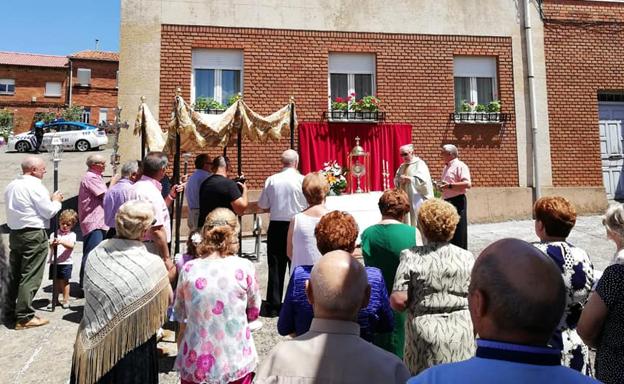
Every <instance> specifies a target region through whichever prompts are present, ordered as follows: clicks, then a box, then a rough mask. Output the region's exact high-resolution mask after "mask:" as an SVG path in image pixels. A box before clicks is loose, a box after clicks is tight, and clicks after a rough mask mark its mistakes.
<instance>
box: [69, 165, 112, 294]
mask: <svg viewBox="0 0 624 384" xmlns="http://www.w3.org/2000/svg"><path fill="white" fill-rule="evenodd" d="M86 164H87V172H86V173H85V175H84V176H83V177H82V180H81V181H80V189H79V190H78V216H79V218H80V230H81V231H82V236H83V239H84V240H83V245H82V264H81V265H80V286H81V287H82V281H83V278H84V266H85V264H86V263H87V256H88V255H89V252H91V250H92V249H93V248H95V247H96V246H97V245H98V244H100V242H102V240H104V237H105V236H106V232H107V231H108V226H107V225H106V222H105V220H104V217H105V215H104V194H105V193H106V191H107V189H108V188H107V187H106V183H105V182H104V178H103V177H102V173H103V172H104V170H105V169H106V159H105V158H104V156H102V155H98V154H93V155H89V157H87V162H86ZM114 184H115V178H114V179H113V180H111V187H112V186H113V185H114Z"/></svg>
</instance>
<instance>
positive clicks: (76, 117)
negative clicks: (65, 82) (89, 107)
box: [61, 105, 84, 121]
mask: <svg viewBox="0 0 624 384" xmlns="http://www.w3.org/2000/svg"><path fill="white" fill-rule="evenodd" d="M83 110H84V108H83V107H81V106H79V105H74V106H72V107H67V108H65V109H64V110H63V112H61V117H62V118H63V120H65V121H81V120H82V112H83Z"/></svg>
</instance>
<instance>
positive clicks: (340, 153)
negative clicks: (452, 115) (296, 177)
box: [299, 122, 412, 191]
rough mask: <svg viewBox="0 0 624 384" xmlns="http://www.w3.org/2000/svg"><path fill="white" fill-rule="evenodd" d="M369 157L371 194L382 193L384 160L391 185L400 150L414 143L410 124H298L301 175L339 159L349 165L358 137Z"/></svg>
mask: <svg viewBox="0 0 624 384" xmlns="http://www.w3.org/2000/svg"><path fill="white" fill-rule="evenodd" d="M356 136H358V137H359V138H360V145H361V146H362V147H363V148H364V150H365V151H366V152H368V153H369V154H370V155H369V156H370V169H369V170H368V173H369V180H370V186H371V191H381V190H383V181H382V175H381V173H382V165H381V161H382V160H386V161H388V169H389V173H390V176H389V179H390V186H391V187H392V180H393V178H394V172H396V169H397V168H398V167H399V165H400V164H401V162H402V160H401V159H400V157H399V147H400V146H401V145H403V144H409V143H411V142H412V126H411V125H409V124H365V123H328V122H302V123H300V124H299V148H300V154H299V156H300V166H301V173H303V174H304V175H305V174H307V173H308V172H312V171H319V170H321V169H322V168H323V163H325V162H328V161H331V160H336V161H337V162H338V164H340V165H341V166H343V167H346V166H348V156H349V152H350V151H351V149H352V148H353V147H354V146H355V137H356Z"/></svg>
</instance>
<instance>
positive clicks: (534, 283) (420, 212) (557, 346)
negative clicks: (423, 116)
mask: <svg viewBox="0 0 624 384" xmlns="http://www.w3.org/2000/svg"><path fill="white" fill-rule="evenodd" d="M399 155H400V156H401V158H402V160H403V163H402V164H401V166H400V167H399V169H398V170H397V172H396V175H395V179H394V183H395V185H394V188H392V189H388V190H386V191H384V192H383V194H382V195H381V197H380V198H379V202H378V207H379V211H380V213H381V221H380V222H379V223H377V224H375V225H372V226H370V227H368V228H366V229H365V230H364V231H360V228H359V226H358V223H357V222H356V220H355V219H354V217H353V216H352V215H350V214H349V213H346V212H341V211H329V210H328V209H327V208H326V206H325V202H326V197H327V195H328V192H329V185H328V183H327V180H326V179H325V177H324V176H323V175H322V174H320V173H318V172H312V173H310V174H307V175H305V176H304V175H301V174H300V173H299V171H298V165H299V164H298V163H299V156H298V154H297V152H296V151H294V150H286V151H284V153H283V154H282V155H281V159H280V162H281V166H282V169H281V170H280V171H279V172H277V173H276V174H274V175H272V176H270V177H269V178H267V180H266V182H265V185H264V188H263V190H262V193H261V194H260V197H259V200H258V207H259V208H260V209H262V210H264V211H265V212H268V213H269V215H270V222H269V227H268V234H267V263H268V281H267V282H266V285H265V286H266V296H265V299H264V300H262V297H261V292H260V284H261V283H260V282H259V281H258V278H257V273H256V270H255V266H254V263H253V262H252V261H250V260H248V259H246V258H240V257H237V256H236V255H237V254H238V251H239V240H238V239H239V235H240V231H241V228H240V224H239V216H241V215H243V214H244V213H245V210H246V209H247V208H248V206H249V203H250V201H249V197H248V189H247V186H246V184H245V180H244V178H242V177H239V178H237V179H230V178H229V177H228V173H231V172H230V164H229V160H228V159H227V157H224V156H218V157H216V158H214V159H212V160H211V159H210V158H209V157H208V156H207V155H206V154H200V155H198V156H197V157H196V159H195V168H196V170H195V172H194V173H193V174H192V175H191V176H190V178H189V179H188V180H187V181H186V182H184V183H182V184H180V185H173V186H171V188H169V189H164V188H163V185H162V183H161V180H163V179H164V178H165V174H166V171H167V166H168V158H167V156H166V155H165V154H163V153H161V152H150V153H148V154H147V155H146V156H145V157H144V158H143V159H141V160H140V161H136V160H135V161H129V162H127V163H125V164H123V166H122V167H121V174H120V175H115V176H114V177H113V178H112V179H111V181H110V183H109V185H107V184H106V182H105V180H104V178H103V176H102V174H103V172H104V170H105V167H106V163H105V160H104V158H103V157H101V156H100V155H97V154H93V155H90V156H89V157H88V158H87V161H86V166H87V171H86V173H85V175H84V176H83V178H82V180H81V183H80V189H79V194H78V212H75V211H74V210H71V209H65V210H61V209H62V204H61V202H62V201H63V195H62V194H60V193H59V192H54V193H52V194H50V193H49V192H48V191H47V189H46V188H45V187H44V186H43V184H42V182H41V180H42V179H43V177H44V174H45V172H46V166H45V163H44V162H43V160H41V159H40V158H39V157H36V156H29V157H27V158H26V159H25V160H24V161H23V162H22V164H21V167H22V173H23V174H22V175H21V176H20V177H18V178H17V179H15V180H14V181H12V182H11V183H10V184H9V185H8V186H7V187H6V189H5V204H6V210H7V224H8V226H9V228H10V230H11V231H10V236H9V248H10V255H9V257H8V267H7V268H3V267H2V263H4V262H7V260H6V259H5V258H4V256H3V255H0V256H3V257H0V270H8V271H9V272H10V273H9V277H10V279H9V284H8V285H7V289H6V300H5V304H4V306H3V307H2V311H0V314H2V315H3V317H4V320H5V323H6V324H8V325H9V326H11V327H14V328H15V329H16V330H25V329H29V328H34V327H40V326H44V325H46V324H48V323H49V321H48V320H47V319H44V318H41V317H39V316H37V315H36V314H35V309H34V308H33V305H32V301H33V298H34V295H35V293H36V292H37V290H38V289H39V287H40V285H41V282H42V278H43V273H44V269H45V265H46V260H48V264H49V271H50V272H49V278H50V279H51V280H53V281H54V282H55V284H57V287H58V292H59V293H60V294H61V297H62V298H61V299H60V301H58V305H60V306H61V307H63V308H67V307H68V306H69V305H70V301H69V281H70V279H71V276H72V265H73V260H72V256H73V255H74V254H75V252H74V247H75V244H76V242H77V240H78V238H79V237H78V235H77V234H76V233H75V232H74V227H76V226H77V225H78V224H79V228H80V232H81V235H82V239H83V252H82V264H81V269H80V273H79V283H80V287H81V291H82V292H81V293H82V294H83V295H84V298H85V305H84V313H83V318H82V321H81V323H80V325H79V328H78V334H77V336H76V341H75V345H74V353H73V359H72V369H71V378H70V382H72V383H88V384H91V383H157V382H158V352H157V342H158V335H159V334H161V332H162V327H163V326H164V324H165V323H166V322H167V321H173V322H175V323H176V324H177V333H176V338H177V343H178V354H177V357H176V360H175V369H176V371H177V372H178V374H179V376H180V380H181V382H182V383H183V384H193V383H198V384H199V383H238V384H247V383H252V382H257V383H356V382H357V383H360V382H364V383H406V382H408V383H454V382H465V383H493V382H505V383H526V382H540V381H549V382H556V383H591V382H596V379H597V380H600V381H602V382H606V383H619V382H624V339H623V338H624V332H623V330H622V324H624V323H623V322H622V320H621V319H622V318H623V317H624V206H623V205H621V204H619V205H613V206H610V207H609V209H608V210H607V212H606V215H605V218H604V221H603V224H604V226H605V228H606V233H607V237H608V239H610V240H611V241H613V242H614V243H615V245H616V247H617V253H616V254H615V255H614V257H613V260H612V265H610V266H609V267H608V268H607V269H606V270H605V271H604V273H603V274H602V276H600V274H599V272H598V271H596V270H594V267H593V265H592V263H591V260H590V259H589V257H588V255H587V253H586V252H585V251H584V250H582V249H580V248H578V247H575V246H573V245H572V244H570V243H569V242H568V241H567V237H568V235H569V234H570V232H571V230H572V229H573V227H574V225H575V223H576V210H575V208H574V206H573V205H572V204H571V203H570V201H568V200H567V199H565V198H563V197H560V196H549V197H542V198H540V199H538V200H537V201H536V202H535V204H534V207H533V213H534V219H535V234H536V237H537V238H538V239H539V241H537V242H535V243H533V244H530V243H527V242H525V241H522V240H517V239H501V240H499V241H496V242H494V243H493V244H490V245H489V246H488V247H487V248H486V249H485V250H483V251H482V252H481V254H480V255H478V256H477V255H473V254H472V253H471V252H470V251H469V250H468V236H467V199H466V191H467V189H469V188H470V187H471V179H470V171H469V169H468V166H467V165H466V164H465V163H464V162H462V161H461V160H460V159H459V154H458V150H457V148H456V147H455V146H453V145H444V146H443V147H442V148H441V150H440V158H441V160H442V162H443V163H444V165H445V166H444V169H443V171H442V174H441V177H440V180H439V181H436V180H433V179H432V178H431V175H430V172H429V168H428V166H427V164H426V163H425V162H424V161H423V160H422V159H420V158H419V157H417V156H416V155H415V153H414V147H413V145H411V144H407V145H404V146H401V147H400V149H399ZM182 191H185V196H186V199H187V204H188V208H189V214H188V227H189V234H188V241H187V244H186V251H185V252H184V253H183V254H180V255H174V256H172V255H171V254H170V243H171V218H170V208H171V205H172V202H173V201H174V200H176V198H177V197H178V196H177V194H178V193H180V192H182ZM436 195H437V196H439V197H435V196H436ZM54 217H58V223H59V226H58V229H57V230H56V231H55V232H53V233H52V234H50V235H48V234H47V232H46V229H48V228H49V224H50V220H51V219H52V218H54ZM360 232H361V233H360ZM3 250H4V248H3V247H2V245H1V244H0V251H3ZM0 276H2V274H0ZM288 276H289V277H288ZM285 285H286V289H284V288H285V287H284V286H285ZM4 286H5V285H4V284H0V293H2V297H5V295H4V293H3V292H2V291H3V290H4ZM53 300H59V298H58V297H54V298H53ZM261 316H262V317H278V319H277V329H276V330H275V331H276V332H278V333H279V334H281V335H283V336H288V337H289V338H288V339H287V340H285V341H283V342H281V343H279V344H278V345H276V346H274V348H273V349H272V350H271V352H270V353H269V354H268V355H267V356H266V357H265V358H264V359H263V360H262V361H261V362H259V360H258V354H257V351H256V347H255V344H254V338H253V332H254V331H255V330H256V329H257V328H258V327H260V326H262V325H261V323H260V322H259V321H258V319H259V317H261ZM591 348H595V349H596V355H595V359H592V357H591V354H590V349H591ZM594 378H595V379H594Z"/></svg>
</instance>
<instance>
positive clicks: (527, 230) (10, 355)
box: [0, 150, 615, 384]
mask: <svg viewBox="0 0 624 384" xmlns="http://www.w3.org/2000/svg"><path fill="white" fill-rule="evenodd" d="M100 153H102V154H103V155H105V156H109V155H110V150H107V151H102V152H100ZM87 156H88V154H80V153H66V154H64V160H63V162H61V177H60V180H61V182H60V184H61V187H60V188H59V189H60V190H61V191H62V192H64V193H65V196H66V198H68V199H71V197H72V196H75V195H76V193H77V190H78V180H79V178H80V176H81V175H82V173H83V172H84V169H85V166H84V161H85V159H86V157H87ZM23 157H24V155H21V154H6V153H0V164H2V165H3V167H2V168H1V169H0V186H4V185H6V183H8V182H9V181H10V180H12V179H13V178H14V177H15V175H17V174H19V163H20V161H21V159H22V158H23ZM44 182H45V183H46V185H47V186H48V188H49V189H52V186H51V184H52V172H51V166H50V167H49V173H48V175H46V178H45V180H44ZM5 221H6V219H5V212H4V201H3V197H2V196H0V223H5ZM3 236H5V244H6V241H7V239H6V235H3ZM504 237H516V238H520V239H524V240H527V241H535V240H537V238H536V237H535V234H534V230H533V222H532V221H528V220H524V221H509V222H503V223H495V224H479V225H470V226H469V248H470V250H471V251H472V252H473V253H475V254H478V253H479V252H481V250H482V249H483V248H485V246H487V245H488V244H489V243H491V242H492V241H494V240H497V239H500V238H504ZM569 241H570V242H572V243H573V244H575V245H577V246H579V247H582V248H584V249H585V250H587V252H588V253H589V255H590V257H591V258H592V260H593V262H594V264H595V266H596V268H598V269H604V268H605V267H606V265H607V264H608V262H609V259H610V257H611V255H613V253H614V251H615V247H614V246H613V244H612V243H610V242H608V241H607V240H606V238H605V234H604V228H603V227H602V225H601V218H600V217H598V216H587V217H580V218H579V219H578V222H577V225H576V227H575V228H574V230H573V231H572V233H571V235H570V237H569ZM81 248H82V244H80V243H79V244H78V245H77V247H76V253H77V254H78V255H80V254H81ZM265 248H266V246H265V244H263V245H262V249H261V252H260V253H261V255H260V260H259V261H258V262H257V263H256V268H257V270H258V274H259V279H260V282H261V285H262V289H263V291H264V288H265V287H264V286H265V285H266V280H267V268H266V250H265ZM243 250H244V251H248V252H251V251H252V250H253V241H252V240H245V241H244V244H243ZM76 259H79V257H77V258H76ZM78 270H79V265H78V264H76V265H74V277H76V276H77V271H78ZM46 275H47V273H46ZM75 280H76V278H74V281H75ZM49 298H50V284H49V281H48V280H44V281H43V283H42V287H41V289H40V290H39V292H38V293H37V296H36V300H35V304H36V306H37V307H38V308H39V311H40V313H39V315H40V316H43V317H46V318H48V319H50V320H51V322H50V325H48V326H45V327H42V328H38V329H31V330H27V331H14V330H11V329H7V328H6V327H4V326H0V345H1V346H2V353H0V367H2V369H1V370H0V383H42V382H45V383H50V384H56V383H59V384H63V383H66V382H67V380H68V377H69V371H70V366H71V356H72V350H73V349H72V348H73V341H74V339H75V335H76V330H77V325H78V323H79V321H80V318H81V316H82V308H83V305H84V300H83V299H73V301H72V302H71V307H70V308H69V309H66V310H63V309H62V308H58V309H57V310H56V311H55V312H50V310H49V309H47V307H46V306H47V304H48V300H49ZM262 321H263V322H264V327H263V328H262V329H260V330H259V331H257V332H256V333H254V339H255V341H256V347H257V349H258V353H259V355H260V358H262V357H263V356H265V355H266V353H267V352H268V351H269V350H270V349H271V348H272V347H273V346H274V345H275V344H276V343H277V342H279V341H280V340H281V339H283V338H282V337H280V336H279V335H277V332H276V321H275V319H262ZM160 346H161V347H163V348H164V349H166V350H168V351H170V352H171V353H172V354H174V355H175V352H176V349H175V344H174V343H171V342H161V343H160ZM160 363H161V364H160V365H161V376H160V377H161V383H166V384H167V383H177V382H178V381H177V375H176V373H175V372H174V371H173V370H172V365H173V357H164V358H162V359H161V361H160Z"/></svg>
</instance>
